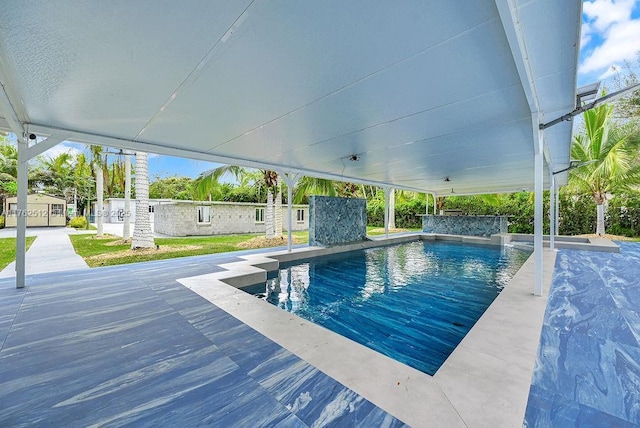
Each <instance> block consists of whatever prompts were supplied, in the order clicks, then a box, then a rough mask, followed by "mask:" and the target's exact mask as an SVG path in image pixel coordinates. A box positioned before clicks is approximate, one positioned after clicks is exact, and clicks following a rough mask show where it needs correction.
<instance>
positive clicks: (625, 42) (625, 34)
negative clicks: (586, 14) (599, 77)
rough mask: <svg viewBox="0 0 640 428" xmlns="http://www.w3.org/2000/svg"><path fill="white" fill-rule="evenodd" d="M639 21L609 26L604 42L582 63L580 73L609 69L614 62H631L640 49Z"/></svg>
mask: <svg viewBox="0 0 640 428" xmlns="http://www.w3.org/2000/svg"><path fill="white" fill-rule="evenodd" d="M639 41H640V20H630V21H627V22H622V23H618V24H615V25H613V26H611V28H610V29H609V31H608V32H607V34H606V37H605V40H604V42H603V43H602V44H601V45H600V46H598V47H596V48H595V49H594V50H593V51H592V52H591V54H590V55H589V56H588V57H587V58H586V59H585V60H584V61H583V62H582V65H581V66H580V72H581V73H589V72H593V71H600V70H603V69H607V68H609V67H610V66H611V65H612V64H614V63H616V62H623V61H633V60H634V59H635V57H636V55H637V54H638V50H639V49H640V43H639Z"/></svg>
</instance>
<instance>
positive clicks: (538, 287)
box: [533, 116, 544, 296]
mask: <svg viewBox="0 0 640 428" xmlns="http://www.w3.org/2000/svg"><path fill="white" fill-rule="evenodd" d="M534 118H535V116H534ZM535 119H537V118H535ZM535 119H534V121H533V122H534V123H533V124H534V131H533V132H534V136H537V141H536V142H535V143H536V146H535V149H536V151H535V159H534V163H535V168H534V174H535V177H534V183H535V184H534V190H535V205H534V230H533V232H534V234H533V254H534V259H535V268H534V274H533V294H534V295H536V296H542V272H543V265H542V224H543V223H542V215H543V214H542V196H543V188H542V186H543V174H544V164H543V162H544V153H543V150H542V142H543V141H544V131H543V130H540V129H538V121H537V120H535Z"/></svg>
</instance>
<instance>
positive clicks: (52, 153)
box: [41, 143, 82, 158]
mask: <svg viewBox="0 0 640 428" xmlns="http://www.w3.org/2000/svg"><path fill="white" fill-rule="evenodd" d="M68 144H69V145H68ZM70 144H73V143H61V144H58V145H57V146H54V147H52V148H50V149H49V150H47V151H46V152H44V153H43V154H42V155H41V156H43V157H45V158H55V157H56V156H58V155H60V154H62V153H70V154H72V155H73V156H76V155H78V154H80V153H82V150H80V149H78V148H77V147H74V146H72V145H70Z"/></svg>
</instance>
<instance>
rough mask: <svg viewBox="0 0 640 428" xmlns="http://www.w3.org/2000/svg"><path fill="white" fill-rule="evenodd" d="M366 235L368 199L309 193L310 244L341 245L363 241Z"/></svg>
mask: <svg viewBox="0 0 640 428" xmlns="http://www.w3.org/2000/svg"><path fill="white" fill-rule="evenodd" d="M366 236H367V201H366V200H365V199H354V198H336V197H331V196H317V195H313V196H310V197H309V245H311V246H330V245H341V244H346V243H350V242H358V241H364V240H365V238H366Z"/></svg>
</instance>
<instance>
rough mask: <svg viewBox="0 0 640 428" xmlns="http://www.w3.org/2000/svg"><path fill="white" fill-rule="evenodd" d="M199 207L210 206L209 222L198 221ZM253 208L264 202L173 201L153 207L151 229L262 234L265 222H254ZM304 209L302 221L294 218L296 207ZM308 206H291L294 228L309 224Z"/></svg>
mask: <svg viewBox="0 0 640 428" xmlns="http://www.w3.org/2000/svg"><path fill="white" fill-rule="evenodd" d="M199 206H209V207H210V210H211V211H210V212H211V222H210V223H198V221H197V215H198V214H197V213H198V207H199ZM256 208H265V204H246V203H224V202H191V201H188V202H173V203H170V204H161V205H157V206H156V207H155V222H154V225H153V229H154V232H156V233H162V234H164V235H169V236H209V235H227V234H234V233H264V232H265V225H264V223H256V217H255V216H256ZM282 209H283V213H282V227H283V231H286V230H287V223H288V215H287V207H286V205H285V206H283V208H282ZM298 209H304V210H305V215H304V222H301V223H298V222H297V221H296V210H298ZM308 220H309V216H308V207H307V206H306V205H294V206H293V229H292V230H294V231H299V230H306V229H307V228H308V227H309V221H308Z"/></svg>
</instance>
